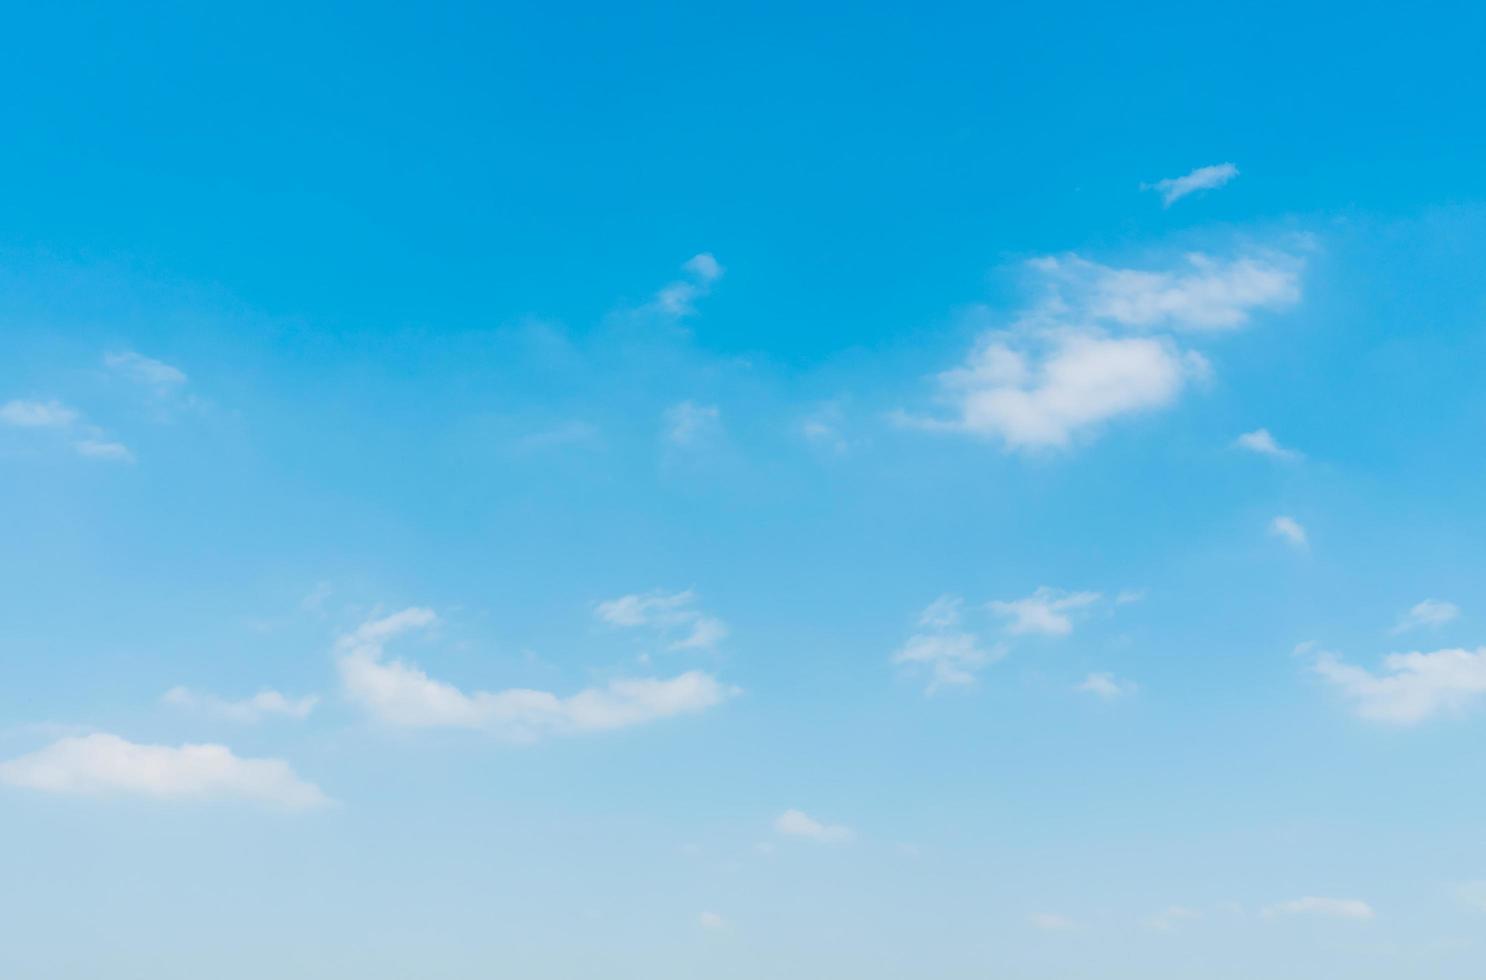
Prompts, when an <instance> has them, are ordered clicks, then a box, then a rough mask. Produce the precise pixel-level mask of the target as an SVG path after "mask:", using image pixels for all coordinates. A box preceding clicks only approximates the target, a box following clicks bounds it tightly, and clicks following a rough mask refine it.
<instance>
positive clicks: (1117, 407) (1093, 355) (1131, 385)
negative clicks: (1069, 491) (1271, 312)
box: [906, 331, 1207, 449]
mask: <svg viewBox="0 0 1486 980" xmlns="http://www.w3.org/2000/svg"><path fill="white" fill-rule="evenodd" d="M1206 373H1207V365H1206V361H1204V360H1203V359H1202V358H1201V357H1200V356H1197V355H1194V354H1191V353H1186V354H1184V353H1183V352H1182V351H1181V350H1179V349H1178V348H1177V346H1176V345H1175V344H1174V343H1172V342H1171V341H1169V340H1166V339H1163V338H1157V337H1110V336H1107V335H1105V334H1103V333H1100V332H1095V331H1081V332H1072V331H1069V332H1060V333H1056V334H1049V335H1040V336H1017V335H1014V334H1007V333H997V334H992V335H990V336H988V337H986V338H984V339H983V340H982V342H981V344H980V346H979V347H978V348H977V349H976V350H975V351H974V352H973V353H972V354H971V356H970V359H969V361H968V362H967V363H966V364H965V366H964V367H960V368H955V369H954V370H951V371H946V372H944V373H943V374H942V375H940V378H939V381H940V388H941V391H942V392H943V393H944V394H945V395H946V397H947V398H948V399H949V400H950V401H951V402H953V403H954V404H955V406H956V417H955V418H952V419H907V420H906V421H907V422H908V424H910V425H912V426H915V427H918V428H925V429H931V430H934V429H938V430H944V431H957V432H964V433H967V434H969V435H975V436H982V437H987V438H997V439H1000V440H1001V441H1002V442H1003V443H1004V444H1005V445H1006V446H1007V447H1008V448H1011V449H1031V448H1039V447H1042V448H1046V447H1058V446H1066V445H1068V444H1069V443H1070V442H1071V441H1072V439H1073V437H1074V436H1075V435H1076V434H1078V433H1080V432H1083V431H1086V430H1089V429H1091V428H1093V427H1094V426H1096V425H1097V424H1098V423H1101V422H1103V421H1105V420H1107V419H1111V418H1114V417H1117V416H1121V415H1131V414H1135V413H1139V412H1144V411H1151V410H1154V409H1159V408H1164V407H1166V406H1168V405H1170V404H1172V403H1173V402H1175V401H1176V399H1177V397H1178V396H1179V395H1180V394H1181V392H1182V390H1183V389H1184V388H1185V387H1186V386H1187V385H1188V384H1189V383H1190V382H1191V381H1192V380H1193V379H1195V378H1200V377H1202V376H1204V375H1205V374H1206Z"/></svg>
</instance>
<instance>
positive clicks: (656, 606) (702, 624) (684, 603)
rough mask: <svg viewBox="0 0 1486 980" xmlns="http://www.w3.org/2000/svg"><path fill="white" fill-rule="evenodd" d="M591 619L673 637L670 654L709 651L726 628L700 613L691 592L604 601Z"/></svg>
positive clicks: (716, 619) (640, 595) (650, 593)
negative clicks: (674, 652)
mask: <svg viewBox="0 0 1486 980" xmlns="http://www.w3.org/2000/svg"><path fill="white" fill-rule="evenodd" d="M594 615H595V616H597V617H598V618H599V619H600V620H601V621H602V622H605V623H608V624H609V625H610V626H617V627H620V628H622V629H633V628H636V627H648V628H650V629H654V630H658V631H660V632H661V633H665V634H668V635H670V636H672V637H673V639H672V642H671V644H670V646H669V647H668V649H671V650H711V649H713V648H715V647H716V646H717V645H718V644H719V643H721V642H722V641H723V640H724V639H725V638H726V637H727V635H728V628H727V624H726V623H724V622H723V621H722V620H720V619H718V618H717V617H715V616H709V615H707V614H706V613H704V612H703V611H702V610H701V608H700V607H699V606H698V605H697V594H696V593H695V592H693V591H692V590H691V589H686V590H684V591H682V592H662V591H659V590H657V591H655V592H648V593H636V594H633V595H625V596H620V597H619V598H617V599H607V600H605V601H603V602H600V603H599V604H598V606H596V607H595V608H594Z"/></svg>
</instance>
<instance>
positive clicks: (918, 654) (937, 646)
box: [892, 595, 1006, 694]
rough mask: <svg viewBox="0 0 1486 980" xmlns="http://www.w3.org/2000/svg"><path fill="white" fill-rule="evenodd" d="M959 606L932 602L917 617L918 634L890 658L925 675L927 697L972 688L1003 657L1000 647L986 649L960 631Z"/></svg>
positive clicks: (949, 600)
mask: <svg viewBox="0 0 1486 980" xmlns="http://www.w3.org/2000/svg"><path fill="white" fill-rule="evenodd" d="M963 605H964V602H963V600H962V599H960V597H959V596H951V595H945V596H940V597H939V598H938V599H936V600H934V601H933V602H932V603H930V604H929V606H928V608H926V609H925V610H924V611H923V612H922V613H921V614H920V615H919V618H918V627H919V629H918V632H916V633H914V634H913V635H912V636H910V637H909V638H908V642H906V643H904V644H903V646H902V647H900V648H899V649H898V651H897V652H896V653H894V654H893V657H892V662H893V663H895V664H899V665H903V666H906V667H909V668H914V669H919V670H923V671H926V672H927V673H928V675H929V680H928V686H927V688H926V691H927V693H929V694H934V693H936V692H937V691H939V690H940V689H941V688H945V687H964V686H966V685H970V684H974V683H975V678H976V675H977V674H978V673H979V672H980V671H981V670H982V669H983V668H984V667H985V666H986V665H987V664H990V663H993V662H995V661H997V660H999V659H1001V658H1002V657H1004V656H1005V655H1006V649H1005V648H1004V647H1002V646H991V647H987V646H985V645H984V644H983V643H982V642H981V640H980V639H979V638H978V637H977V636H976V635H975V634H974V633H972V632H969V631H967V630H965V629H962V628H961V621H962V618H963V613H962V609H963Z"/></svg>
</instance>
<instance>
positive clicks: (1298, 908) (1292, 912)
mask: <svg viewBox="0 0 1486 980" xmlns="http://www.w3.org/2000/svg"><path fill="white" fill-rule="evenodd" d="M1260 914H1261V915H1263V916H1264V918H1266V919H1275V918H1280V917H1282V916H1296V915H1308V916H1320V917H1322V918H1328V919H1351V920H1354V921H1359V922H1362V921H1367V920H1368V919H1371V918H1373V917H1374V915H1375V913H1374V912H1373V908H1372V906H1371V905H1369V904H1367V903H1366V902H1364V901H1362V900H1361V899H1356V898H1321V897H1317V896H1315V895H1307V896H1305V897H1304V898H1294V899H1290V900H1289V901H1285V902H1276V903H1275V904H1274V905H1271V906H1269V907H1268V908H1266V909H1264V910H1263V911H1262V912H1261V913H1260Z"/></svg>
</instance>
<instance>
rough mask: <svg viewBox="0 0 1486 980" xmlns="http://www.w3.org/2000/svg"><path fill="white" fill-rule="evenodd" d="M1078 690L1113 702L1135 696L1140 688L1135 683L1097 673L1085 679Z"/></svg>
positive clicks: (1111, 675)
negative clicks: (1131, 695) (1127, 696)
mask: <svg viewBox="0 0 1486 980" xmlns="http://www.w3.org/2000/svg"><path fill="white" fill-rule="evenodd" d="M1078 690H1080V691H1084V692H1086V693H1088V694H1092V695H1094V696H1095V697H1099V698H1103V699H1104V700H1106V701H1113V700H1115V699H1116V698H1122V697H1125V696H1126V695H1130V694H1134V693H1135V692H1136V691H1137V690H1139V686H1138V685H1137V684H1136V683H1135V682H1134V681H1123V680H1119V679H1118V678H1116V677H1115V676H1114V675H1113V674H1104V673H1096V674H1090V675H1089V676H1088V677H1085V678H1084V680H1083V683H1082V684H1080V685H1078Z"/></svg>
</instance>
